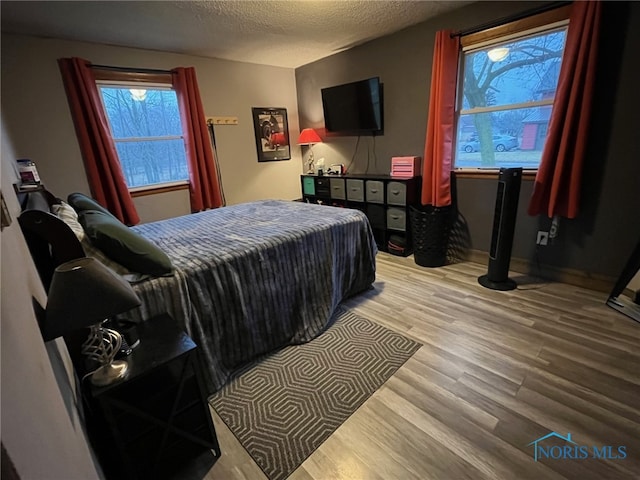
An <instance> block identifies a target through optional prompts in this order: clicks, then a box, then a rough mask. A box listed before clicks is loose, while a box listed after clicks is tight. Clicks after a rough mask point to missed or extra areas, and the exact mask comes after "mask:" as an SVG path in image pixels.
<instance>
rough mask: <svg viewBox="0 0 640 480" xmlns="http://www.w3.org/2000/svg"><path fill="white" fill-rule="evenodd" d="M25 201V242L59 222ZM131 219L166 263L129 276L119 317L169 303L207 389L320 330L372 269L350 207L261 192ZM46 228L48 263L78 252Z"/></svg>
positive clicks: (371, 254)
mask: <svg viewBox="0 0 640 480" xmlns="http://www.w3.org/2000/svg"><path fill="white" fill-rule="evenodd" d="M30 195H34V194H33V193H32V194H30ZM30 203H31V204H32V205H31V208H29V207H28V206H27V211H25V212H23V214H22V215H21V222H20V223H21V225H22V226H23V230H25V235H26V236H27V237H28V238H27V240H28V243H29V244H30V248H31V246H32V244H33V241H34V238H33V236H34V235H35V237H37V239H38V240H39V241H42V237H43V231H45V232H50V231H51V230H52V229H55V230H59V231H61V232H64V231H65V228H66V225H64V224H63V223H62V225H60V224H59V223H61V222H59V221H58V219H57V217H54V216H53V215H52V214H50V213H49V212H47V211H46V210H47V209H46V208H43V207H42V205H40V206H39V207H34V204H35V203H36V202H33V201H31V202H30ZM48 203H49V204H50V203H51V198H49V199H48ZM34 210H35V211H34ZM35 217H46V220H47V221H46V222H45V223H47V226H46V227H43V226H42V218H39V225H40V226H39V229H40V232H38V233H35V234H34V232H33V230H32V229H31V230H30V228H33V227H29V224H33V223H34V222H33V218H35ZM131 229H132V230H133V231H134V232H136V233H138V234H139V235H140V236H142V237H144V238H146V239H148V240H150V241H151V242H153V243H154V244H155V245H157V246H158V247H159V248H160V249H161V250H163V251H164V252H165V253H166V254H167V255H168V256H169V257H170V259H171V262H172V263H173V266H174V272H173V274H172V275H169V276H161V277H153V278H147V279H146V280H142V281H140V282H137V283H134V284H132V286H133V288H134V290H135V291H136V293H137V294H138V296H139V297H140V299H141V301H142V305H141V307H140V308H138V309H135V310H132V311H131V312H128V313H127V314H126V317H127V318H129V319H131V320H135V321H146V320H148V319H151V318H153V317H154V316H155V315H157V314H159V313H163V312H168V313H169V314H170V315H171V316H172V317H173V318H174V319H176V321H178V322H180V323H181V324H182V326H183V327H184V328H185V329H186V331H187V332H188V333H189V335H190V336H191V337H192V338H193V339H194V340H195V341H196V343H198V345H199V346H200V349H201V352H202V358H203V364H204V367H205V373H206V376H207V380H208V383H209V387H210V391H212V392H213V391H215V390H217V389H219V388H221V387H222V386H223V385H224V384H225V382H226V381H227V379H228V378H229V376H230V375H231V374H232V373H233V371H235V370H236V369H237V368H239V367H240V366H241V365H243V364H245V363H246V362H248V361H250V360H252V359H254V358H256V357H259V356H260V355H263V354H266V353H269V352H272V351H274V350H277V349H278V348H280V347H282V346H285V345H289V344H296V343H303V342H307V341H309V340H311V339H313V338H314V337H316V336H317V335H319V334H320V333H321V332H322V331H323V330H324V329H326V328H327V327H328V326H329V325H330V322H331V318H332V315H333V313H334V311H335V309H336V307H337V306H338V304H339V303H340V302H341V301H342V300H344V299H345V298H347V297H350V296H352V295H355V294H357V293H359V292H362V291H363V290H366V289H367V288H369V287H370V285H371V284H372V283H373V281H374V279H375V255H376V253H377V249H376V244H375V241H374V238H373V235H372V232H371V228H370V226H369V223H368V221H367V218H366V216H365V215H364V214H363V213H362V212H360V211H358V210H351V209H341V208H336V207H327V206H320V205H311V204H306V203H301V202H289V201H276V200H266V201H258V202H251V203H245V204H240V205H234V206H229V207H223V208H220V209H216V210H209V211H205V212H201V213H196V214H191V215H186V216H183V217H178V218H172V219H168V220H163V221H159V222H153V223H148V224H143V225H139V226H135V227H131ZM29 237H32V238H29ZM54 237H55V238H47V239H46V242H48V243H49V244H50V245H51V248H50V252H52V257H54V260H53V261H51V262H50V263H52V264H54V265H55V264H58V263H60V262H61V261H65V260H67V259H68V257H69V256H71V257H73V256H74V255H76V256H77V252H78V250H77V248H76V247H75V246H74V247H73V248H71V249H69V245H68V244H69V243H73V236H69V235H68V234H65V235H63V236H62V237H60V235H55V236H54ZM60 238H62V240H60ZM60 244H62V245H60ZM61 251H62V252H63V253H60V252H61ZM56 252H57V253H56ZM32 253H34V249H33V248H32ZM40 256H41V255H40ZM37 257H38V255H37V254H34V259H36V264H37V266H38V268H39V270H40V266H39V265H38V263H42V259H39V260H38V259H37ZM55 257H57V258H55ZM46 268H48V267H46V266H45V269H46ZM41 275H42V272H41ZM45 277H46V275H45ZM43 281H44V282H45V285H46V280H45V278H43Z"/></svg>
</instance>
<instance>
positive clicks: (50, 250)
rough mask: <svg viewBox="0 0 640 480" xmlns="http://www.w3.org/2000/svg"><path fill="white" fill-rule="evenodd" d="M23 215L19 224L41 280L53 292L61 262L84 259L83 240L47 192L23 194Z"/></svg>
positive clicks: (57, 201)
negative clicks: (55, 209)
mask: <svg viewBox="0 0 640 480" xmlns="http://www.w3.org/2000/svg"><path fill="white" fill-rule="evenodd" d="M19 200H20V204H21V206H22V213H21V214H20V216H19V217H18V223H19V224H20V228H21V229H22V233H23V234H24V237H25V239H26V241H27V245H28V246H29V251H30V252H31V256H32V257H33V261H34V263H35V264H36V268H37V270H38V273H39V275H40V279H41V280H42V283H43V285H44V287H45V289H46V290H47V291H48V290H49V285H50V284H51V278H52V277H53V271H54V270H55V268H56V267H57V266H58V265H60V264H61V263H64V262H67V261H69V260H73V259H75V258H80V257H84V256H85V254H84V250H83V249H82V245H81V244H80V241H79V240H78V238H77V237H76V235H75V234H74V233H73V231H72V230H71V229H70V228H69V226H68V225H67V224H66V223H64V222H63V221H62V220H61V219H60V218H58V217H57V216H56V215H54V214H53V213H51V207H52V206H53V205H55V204H59V203H60V200H59V199H58V198H56V197H55V196H54V195H52V194H51V193H50V192H48V191H47V190H44V189H43V190H38V191H34V192H28V193H25V194H21V195H19Z"/></svg>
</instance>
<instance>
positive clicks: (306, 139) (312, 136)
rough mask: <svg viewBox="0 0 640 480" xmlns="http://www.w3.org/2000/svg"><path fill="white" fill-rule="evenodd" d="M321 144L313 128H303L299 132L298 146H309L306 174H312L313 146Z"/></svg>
mask: <svg viewBox="0 0 640 480" xmlns="http://www.w3.org/2000/svg"><path fill="white" fill-rule="evenodd" d="M316 143H322V139H321V138H320V136H319V135H318V134H317V133H316V131H315V130H314V129H313V128H305V129H304V130H302V131H301V132H300V136H299V137H298V145H309V160H308V162H307V173H314V165H313V145H314V144H316Z"/></svg>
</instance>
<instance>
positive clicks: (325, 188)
mask: <svg viewBox="0 0 640 480" xmlns="http://www.w3.org/2000/svg"><path fill="white" fill-rule="evenodd" d="M315 181H316V195H317V196H318V197H324V198H331V185H330V184H329V179H328V178H325V177H316V178H315Z"/></svg>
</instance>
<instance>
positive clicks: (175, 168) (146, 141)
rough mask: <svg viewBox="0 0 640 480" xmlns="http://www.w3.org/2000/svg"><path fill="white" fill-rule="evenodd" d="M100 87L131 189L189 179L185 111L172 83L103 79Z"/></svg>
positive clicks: (152, 186)
mask: <svg viewBox="0 0 640 480" xmlns="http://www.w3.org/2000/svg"><path fill="white" fill-rule="evenodd" d="M98 90H99V91H100V94H101V96H102V101H103V103H104V108H105V111H106V113H107V118H108V119H109V126H110V129H111V135H112V137H113V140H114V142H115V145H116V149H117V151H118V158H119V160H120V164H121V166H122V172H123V173H124V177H125V181H126V182H127V186H128V187H129V189H131V190H139V189H144V188H156V187H158V186H163V184H164V185H166V184H175V183H176V182H179V183H186V181H187V179H188V178H189V172H188V169H187V158H186V152H185V145H184V139H183V136H182V125H181V121H180V111H179V109H178V99H177V97H176V92H175V91H173V90H172V89H171V85H162V84H148V83H130V84H123V82H100V81H99V82H98Z"/></svg>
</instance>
